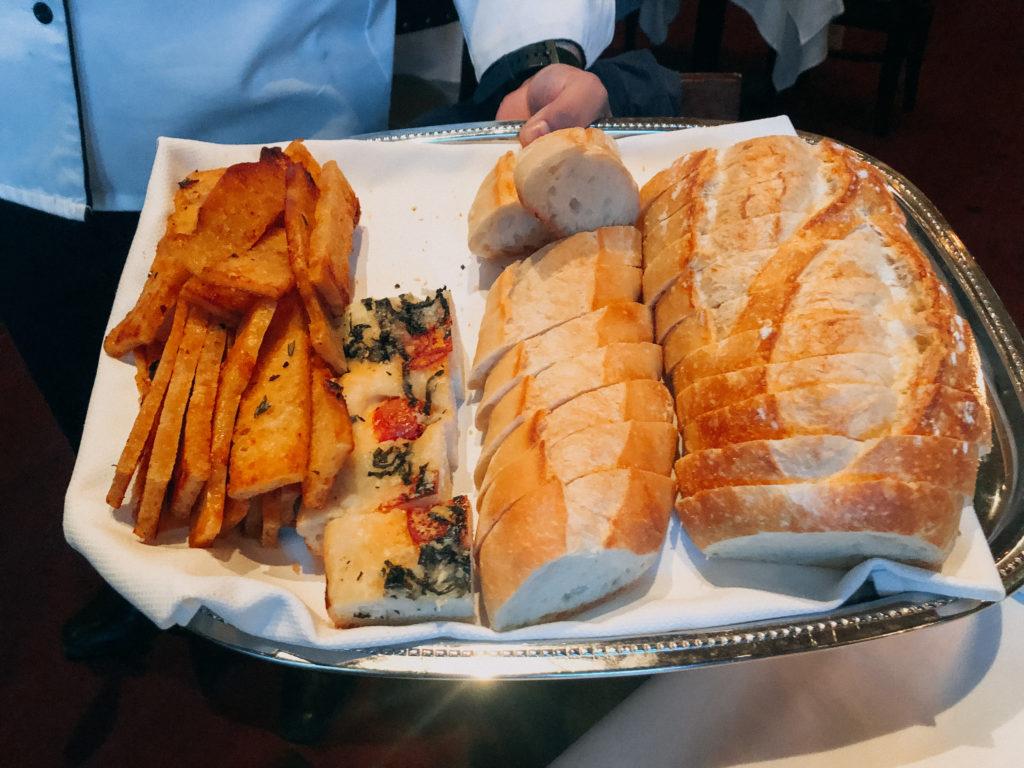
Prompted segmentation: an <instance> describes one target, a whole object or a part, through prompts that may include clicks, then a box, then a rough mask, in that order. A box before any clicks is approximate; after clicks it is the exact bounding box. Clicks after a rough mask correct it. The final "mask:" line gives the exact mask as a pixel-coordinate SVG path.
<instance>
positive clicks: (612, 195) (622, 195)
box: [515, 128, 640, 237]
mask: <svg viewBox="0 0 1024 768" xmlns="http://www.w3.org/2000/svg"><path fill="white" fill-rule="evenodd" d="M515 183H516V190H517V191H518V192H519V199H520V200H522V202H523V205H525V206H526V208H527V209H529V210H530V211H532V212H533V213H534V215H536V216H537V217H538V218H539V219H540V220H541V221H543V222H544V223H545V224H546V225H547V227H548V228H549V229H550V230H551V232H553V233H554V235H555V236H556V237H565V236H567V235H571V234H574V233H576V232H588V231H590V230H594V229H597V228H598V227H607V226H614V225H617V224H632V223H634V222H635V221H636V219H637V214H638V213H639V212H640V191H639V189H637V185H636V182H635V181H634V180H633V177H632V176H631V175H630V173H629V171H628V170H626V166H624V165H623V164H622V158H621V157H620V156H619V150H618V148H617V147H616V146H615V142H614V140H612V139H611V138H609V137H608V136H607V135H606V134H605V133H604V132H603V131H601V130H600V129H598V128H566V129H564V130H560V131H554V132H552V133H549V134H547V135H546V136H542V137H541V138H539V139H537V140H536V141H534V142H533V143H531V144H530V145H529V146H528V147H526V148H525V149H523V150H522V151H521V152H520V153H519V160H518V162H517V163H516V166H515Z"/></svg>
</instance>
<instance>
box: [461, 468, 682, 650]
mask: <svg viewBox="0 0 1024 768" xmlns="http://www.w3.org/2000/svg"><path fill="white" fill-rule="evenodd" d="M674 498H675V485H674V484H673V482H672V480H671V479H670V478H667V477H664V476H662V475H656V474H653V473H651V472H644V471H643V470H639V469H617V470H612V471H609V472H597V473H594V474H592V475H587V476H585V477H581V478H579V479H578V480H574V481H573V482H571V483H568V484H563V483H560V482H558V481H557V480H553V481H550V482H548V483H545V484H544V485H542V486H541V487H540V488H537V489H535V490H534V491H533V492H531V493H529V494H527V495H526V496H524V497H523V498H521V499H520V500H519V501H517V502H516V503H515V504H513V505H512V507H511V508H510V509H509V510H508V511H507V512H506V513H505V514H504V515H503V516H502V518H501V520H500V521H498V523H497V525H495V526H494V528H493V529H492V530H491V532H490V534H489V535H488V536H487V538H486V540H485V541H484V542H483V546H482V547H481V549H480V556H479V573H480V586H481V591H482V593H483V605H484V608H485V609H486V612H487V616H488V619H489V623H490V626H492V627H494V628H495V629H497V630H507V629H513V628H514V627H521V626H524V625H526V624H537V623H539V622H542V621H546V620H555V619H559V618H565V617H568V616H571V615H572V614H574V613H578V612H579V611H581V610H583V609H584V608H587V607H589V606H592V605H594V604H596V603H599V602H601V601H603V600H605V599H607V598H608V597H610V596H611V595H613V594H615V593H616V592H619V591H621V590H622V589H625V588H626V587H628V586H630V585H631V584H633V583H634V582H636V580H637V579H638V578H640V576H642V575H643V574H644V573H645V572H646V571H647V570H648V569H649V568H650V567H651V566H652V565H654V563H655V561H656V560H657V558H658V553H659V551H660V550H661V546H662V543H663V542H664V540H665V533H666V531H667V530H668V521H669V516H670V514H671V508H672V501H673V499H674Z"/></svg>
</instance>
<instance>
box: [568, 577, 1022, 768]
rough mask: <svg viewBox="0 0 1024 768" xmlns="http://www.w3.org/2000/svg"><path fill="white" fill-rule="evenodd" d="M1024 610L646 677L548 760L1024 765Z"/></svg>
mask: <svg viewBox="0 0 1024 768" xmlns="http://www.w3.org/2000/svg"><path fill="white" fill-rule="evenodd" d="M1022 739H1024V600H1022V599H1021V597H1020V595H1018V596H1017V597H1016V598H1010V599H1007V600H1005V601H1004V602H1002V603H1000V604H997V605H995V606H992V607H990V608H987V609H985V610H984V611H982V612H980V613H977V614H974V615H972V616H970V617H967V618H964V619H959V620H956V621H953V622H951V623H948V624H944V625H939V626H936V627H931V628H927V629H922V630H918V631H914V632H910V633H908V634H905V635H902V636H897V637H891V638H885V639H882V640H876V641H872V642H868V643H863V644H860V645H854V646H848V647H846V648H838V649H834V650H828V651H817V652H813V653H809V654H804V655H798V656H790V657H786V658H778V659H766V660H759V661H748V662H740V663H736V664H729V665H726V666H722V667H716V668H704V669H696V670H689V671H684V672H677V673H672V674H668V675H662V676H659V677H655V678H652V679H651V680H650V681H649V682H647V683H645V684H644V685H643V686H642V687H641V688H639V689H638V690H637V691H636V692H635V693H633V694H632V695H631V696H630V697H629V698H628V699H626V700H625V701H624V702H623V703H622V704H620V705H619V706H618V707H617V708H616V709H614V710H613V711H612V712H611V713H609V714H608V715H607V716H606V717H605V718H604V719H603V720H602V721H600V722H599V723H598V724H597V725H595V726H594V727H593V728H592V729H591V730H590V731H589V732H588V733H587V734H586V735H584V737H583V738H582V739H580V740H579V741H578V742H576V743H575V744H574V745H573V746H572V747H570V748H569V749H568V750H567V751H566V752H565V753H564V754H563V755H562V756H561V757H560V758H559V759H558V760H557V761H556V763H555V765H556V766H558V767H559V768H569V767H570V766H587V768H601V766H623V765H638V766H639V765H642V766H645V768H657V766H673V767H674V768H675V767H678V766H687V768H689V767H690V766H748V765H757V766H786V768H793V767H794V766H801V767H803V766H823V765H825V766H829V768H843V767H844V766H850V767H851V768H867V767H869V766H870V768H888V767H889V766H907V765H927V766H929V768H932V767H933V766H939V767H940V768H945V767H946V766H948V767H949V768H962V767H963V766H984V765H992V766H1001V765H1006V766H1009V765H1020V764H1021V763H1022V761H1024V758H1022V757H1021V754H1022V752H1021V741H1022Z"/></svg>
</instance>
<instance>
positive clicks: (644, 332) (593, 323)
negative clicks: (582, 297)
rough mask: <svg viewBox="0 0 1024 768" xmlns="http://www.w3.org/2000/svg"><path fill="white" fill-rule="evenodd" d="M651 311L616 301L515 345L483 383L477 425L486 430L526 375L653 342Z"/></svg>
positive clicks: (636, 304) (629, 303)
mask: <svg viewBox="0 0 1024 768" xmlns="http://www.w3.org/2000/svg"><path fill="white" fill-rule="evenodd" d="M652 339H653V328H652V326H651V312H650V310H649V309H648V308H647V307H645V306H644V305H643V304H638V303H637V302H632V301H629V302H625V301H623V302H615V303H614V304H609V305H607V306H605V307H602V308H601V309H599V310H597V311H595V312H590V313H588V314H586V315H581V316H580V317H577V318H574V319H572V320H569V321H568V322H566V323H562V324H561V325H558V326H555V327H554V328H551V329H549V330H547V331H544V333H541V334H538V335H536V336H534V337H533V338H530V339H526V340H525V341H521V342H519V343H518V344H516V345H515V346H514V347H512V349H510V350H509V351H508V352H506V353H505V354H504V355H502V356H501V359H500V360H498V362H497V364H496V365H495V366H494V368H492V369H491V372H490V373H489V374H487V381H485V382H484V391H483V395H482V396H481V398H480V404H479V405H478V406H477V411H476V425H477V427H478V428H483V427H484V426H485V425H486V424H487V417H488V416H489V415H490V412H491V408H493V407H494V405H495V404H496V403H497V402H498V400H500V399H501V397H502V395H504V394H505V393H506V392H508V391H509V390H510V389H511V388H512V387H513V386H514V385H515V384H516V383H517V382H518V381H519V380H520V379H522V378H523V376H532V375H534V374H537V373H540V372H541V371H543V370H544V369H545V368H548V367H549V366H551V365H553V364H554V363H557V362H559V361H560V360H565V359H566V358H569V357H574V356H576V355H578V354H581V353H583V352H588V351H590V350H592V349H597V348H599V347H603V346H606V345H608V344H613V343H615V342H636V341H651V340H652Z"/></svg>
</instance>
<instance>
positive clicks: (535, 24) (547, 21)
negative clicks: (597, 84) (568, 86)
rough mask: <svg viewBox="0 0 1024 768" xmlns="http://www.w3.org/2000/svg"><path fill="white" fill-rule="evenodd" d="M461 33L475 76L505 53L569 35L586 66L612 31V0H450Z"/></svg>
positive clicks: (613, 17)
mask: <svg viewBox="0 0 1024 768" xmlns="http://www.w3.org/2000/svg"><path fill="white" fill-rule="evenodd" d="M455 6H456V8H457V9H458V12H459V19H460V21H461V22H462V32H463V34H464V35H465V37H466V44H467V45H468V46H469V55H470V58H471V59H472V60H473V68H474V69H475V70H476V75H477V78H478V79H479V78H480V77H481V76H482V75H483V73H484V72H486V71H487V68H488V67H490V66H491V64H493V63H494V62H496V61H497V60H498V59H500V58H501V57H502V56H504V55H505V54H506V53H511V52H512V51H515V50H518V49H519V48H522V47H523V46H524V45H530V44H531V43H537V42H541V41H542V40H571V41H572V42H574V43H576V44H577V45H579V46H580V48H582V49H583V55H584V56H585V58H586V64H587V66H589V65H591V64H593V63H594V62H595V61H597V58H598V56H600V55H601V53H602V52H603V51H604V49H605V48H607V47H608V45H609V43H611V41H612V35H613V34H614V31H615V0H557V2H555V1H553V0H519V2H517V3H516V4H515V5H514V6H513V5H512V4H511V3H508V2H505V1H503V0H455Z"/></svg>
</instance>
